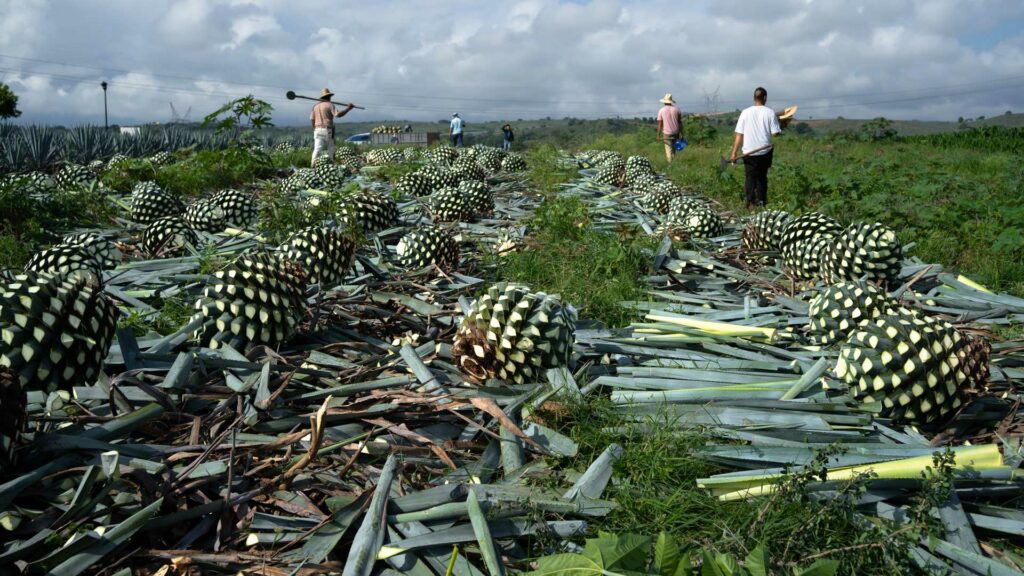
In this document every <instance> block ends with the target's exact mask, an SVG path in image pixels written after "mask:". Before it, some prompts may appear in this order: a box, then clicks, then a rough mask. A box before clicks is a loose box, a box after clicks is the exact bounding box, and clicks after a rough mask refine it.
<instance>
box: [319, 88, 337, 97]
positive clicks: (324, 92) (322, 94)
mask: <svg viewBox="0 0 1024 576" xmlns="http://www.w3.org/2000/svg"><path fill="white" fill-rule="evenodd" d="M331 96H334V92H331V89H330V88H324V89H323V90H321V91H320V97H321V98H324V97H327V98H330V97H331Z"/></svg>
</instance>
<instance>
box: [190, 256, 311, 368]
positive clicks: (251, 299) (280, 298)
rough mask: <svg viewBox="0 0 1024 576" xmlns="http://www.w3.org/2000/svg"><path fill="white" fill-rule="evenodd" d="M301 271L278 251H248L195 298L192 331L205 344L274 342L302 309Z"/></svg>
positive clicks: (241, 346) (288, 331) (292, 325)
mask: <svg viewBox="0 0 1024 576" xmlns="http://www.w3.org/2000/svg"><path fill="white" fill-rule="evenodd" d="M306 277H307V274H306V271H305V270H303V269H302V268H301V267H300V266H298V265H297V264H295V263H293V262H291V261H288V260H286V259H284V258H282V257H279V256H277V255H273V254H269V253H266V252H260V253H255V254H247V255H245V256H242V257H241V258H239V259H238V261H236V262H235V263H234V264H232V265H231V266H229V267H228V268H226V269H224V270H219V271H217V272H215V273H214V275H213V279H212V281H211V283H210V285H208V286H207V287H206V288H205V289H204V290H203V295H202V296H201V297H200V298H199V300H197V301H196V305H195V307H196V310H197V312H196V317H198V318H201V319H203V320H205V321H207V322H206V323H205V324H204V326H205V328H203V329H200V330H199V332H197V334H196V337H197V338H199V340H200V341H201V342H203V344H204V345H207V346H209V347H210V348H218V347H220V346H221V345H222V344H230V345H231V346H232V347H234V348H238V349H246V348H248V347H250V346H253V345H258V344H266V345H268V346H276V345H278V344H280V343H281V342H283V341H284V340H285V339H287V338H288V337H289V336H291V335H292V334H293V333H294V332H295V329H296V328H297V326H298V324H299V322H300V321H301V320H302V318H303V316H304V314H305V298H304V295H305V290H306Z"/></svg>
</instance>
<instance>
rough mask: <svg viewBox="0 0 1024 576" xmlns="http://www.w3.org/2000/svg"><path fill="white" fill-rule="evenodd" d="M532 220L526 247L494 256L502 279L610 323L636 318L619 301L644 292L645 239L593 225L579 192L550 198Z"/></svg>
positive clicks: (647, 243) (647, 245) (648, 245)
mask: <svg viewBox="0 0 1024 576" xmlns="http://www.w3.org/2000/svg"><path fill="white" fill-rule="evenodd" d="M530 224H531V226H532V227H533V231H532V235H531V236H529V237H528V238H527V246H526V247H525V249H523V250H519V251H517V252H513V253H511V254H509V255H507V256H505V257H503V258H501V259H500V260H498V262H497V268H498V276H499V277H500V278H501V279H503V280H508V281H512V282H519V283H523V284H526V285H528V286H530V288H531V289H533V290H542V291H544V292H548V293H553V294H558V295H560V296H561V297H562V300H563V301H565V302H568V303H571V304H573V305H574V306H576V307H577V309H578V310H579V313H580V317H581V318H587V319H595V320H600V321H601V322H604V323H605V324H606V325H608V326H624V325H626V324H629V322H631V321H632V320H633V319H634V315H633V314H632V313H631V312H630V311H628V310H626V309H625V308H623V307H622V306H620V305H619V302H620V301H622V300H635V299H638V298H640V297H641V296H642V294H643V286H642V284H641V283H642V281H643V277H644V276H645V273H646V269H647V267H648V265H649V262H650V259H651V257H650V253H649V250H650V248H652V245H651V242H650V241H649V240H647V239H641V238H636V237H618V236H616V235H613V234H609V233H605V232H599V231H596V230H594V229H593V228H592V227H591V225H590V217H589V215H588V214H587V208H586V206H585V205H584V204H583V202H581V201H580V200H579V199H578V198H558V199H554V200H548V201H547V202H545V203H544V205H542V206H541V208H540V209H539V210H538V211H537V214H536V216H535V217H534V218H532V219H531V220H530Z"/></svg>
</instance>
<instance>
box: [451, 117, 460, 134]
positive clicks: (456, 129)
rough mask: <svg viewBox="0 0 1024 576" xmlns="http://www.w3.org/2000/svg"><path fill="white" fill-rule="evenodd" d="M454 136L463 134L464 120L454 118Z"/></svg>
mask: <svg viewBox="0 0 1024 576" xmlns="http://www.w3.org/2000/svg"><path fill="white" fill-rule="evenodd" d="M452 134H453V135H455V134H462V118H459V117H458V116H456V117H455V118H452Z"/></svg>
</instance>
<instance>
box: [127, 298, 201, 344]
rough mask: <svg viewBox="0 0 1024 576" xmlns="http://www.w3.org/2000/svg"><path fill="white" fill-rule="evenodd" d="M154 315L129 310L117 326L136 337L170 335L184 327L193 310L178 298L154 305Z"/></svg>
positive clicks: (165, 299)
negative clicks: (155, 334) (153, 334)
mask: <svg viewBox="0 0 1024 576" xmlns="http://www.w3.org/2000/svg"><path fill="white" fill-rule="evenodd" d="M154 307H156V308H157V311H156V313H152V312H144V311H142V310H135V309H130V310H128V312H127V314H126V315H125V316H122V317H121V319H120V320H119V321H118V326H119V327H121V328H128V329H130V330H131V331H132V333H133V334H135V335H136V336H144V335H146V334H147V333H149V332H157V333H159V334H164V335H166V334H171V333H174V332H175V331H177V330H178V329H179V328H181V327H182V326H184V325H185V324H186V323H187V322H188V321H189V319H190V318H191V317H192V313H193V312H194V310H193V309H192V307H191V306H189V305H188V303H187V302H185V300H184V299H182V298H180V297H171V298H164V299H162V300H159V301H157V302H156V303H154Z"/></svg>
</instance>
